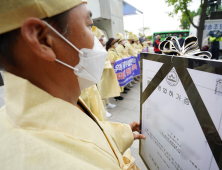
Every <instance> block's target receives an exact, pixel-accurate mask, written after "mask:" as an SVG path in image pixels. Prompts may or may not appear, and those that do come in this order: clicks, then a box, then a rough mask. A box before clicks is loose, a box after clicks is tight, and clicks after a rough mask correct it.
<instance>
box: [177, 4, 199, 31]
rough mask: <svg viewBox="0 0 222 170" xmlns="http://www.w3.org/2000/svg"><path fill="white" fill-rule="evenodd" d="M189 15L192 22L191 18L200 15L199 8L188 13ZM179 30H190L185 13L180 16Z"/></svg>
mask: <svg viewBox="0 0 222 170" xmlns="http://www.w3.org/2000/svg"><path fill="white" fill-rule="evenodd" d="M189 14H190V17H191V19H192V20H193V18H194V17H195V16H197V15H200V14H201V8H198V10H197V11H189ZM180 28H181V29H183V30H188V29H190V21H189V18H188V16H187V15H186V14H185V13H183V14H182V16H181V19H180Z"/></svg>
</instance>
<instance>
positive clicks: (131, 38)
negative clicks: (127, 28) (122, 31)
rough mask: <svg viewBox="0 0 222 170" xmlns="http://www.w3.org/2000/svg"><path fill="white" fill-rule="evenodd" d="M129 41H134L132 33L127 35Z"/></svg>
mask: <svg viewBox="0 0 222 170" xmlns="http://www.w3.org/2000/svg"><path fill="white" fill-rule="evenodd" d="M128 39H129V40H134V34H133V33H132V32H130V33H129V38H128Z"/></svg>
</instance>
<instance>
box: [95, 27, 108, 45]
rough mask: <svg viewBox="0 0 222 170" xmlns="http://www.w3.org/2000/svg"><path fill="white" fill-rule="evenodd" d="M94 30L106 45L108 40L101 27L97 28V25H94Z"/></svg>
mask: <svg viewBox="0 0 222 170" xmlns="http://www.w3.org/2000/svg"><path fill="white" fill-rule="evenodd" d="M92 32H93V34H94V35H95V36H96V37H97V38H98V39H99V41H100V43H101V44H102V45H103V46H105V45H106V43H107V41H108V40H107V38H106V37H105V35H104V34H103V33H102V31H101V30H100V29H99V28H97V27H96V26H93V27H92Z"/></svg>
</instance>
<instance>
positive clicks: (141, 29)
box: [139, 27, 150, 34]
mask: <svg viewBox="0 0 222 170" xmlns="http://www.w3.org/2000/svg"><path fill="white" fill-rule="evenodd" d="M149 30H150V28H149V27H144V34H146V33H147V32H148V31H149ZM139 32H140V33H141V34H143V28H140V29H139Z"/></svg>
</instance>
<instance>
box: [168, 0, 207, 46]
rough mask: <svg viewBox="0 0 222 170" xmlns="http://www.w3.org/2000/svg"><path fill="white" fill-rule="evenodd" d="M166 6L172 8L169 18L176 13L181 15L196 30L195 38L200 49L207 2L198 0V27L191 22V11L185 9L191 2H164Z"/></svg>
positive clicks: (169, 0) (186, 0) (172, 0)
mask: <svg viewBox="0 0 222 170" xmlns="http://www.w3.org/2000/svg"><path fill="white" fill-rule="evenodd" d="M165 2H166V3H167V4H168V6H174V10H173V12H171V13H169V15H170V16H174V15H176V14H178V12H181V13H182V17H185V18H187V19H188V21H189V22H190V23H191V24H192V25H193V27H194V28H196V29H197V38H198V44H199V47H200V48H201V45H202V39H203V37H202V36H203V30H204V22H205V19H206V13H207V7H208V0H200V8H201V13H200V21H199V26H197V25H195V24H194V23H193V20H192V16H191V11H190V10H189V9H188V8H187V7H188V6H189V4H190V3H191V2H192V0H165Z"/></svg>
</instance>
